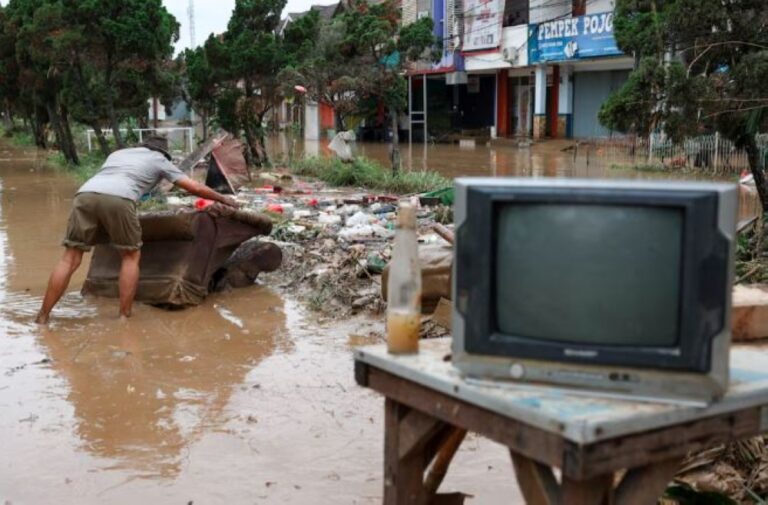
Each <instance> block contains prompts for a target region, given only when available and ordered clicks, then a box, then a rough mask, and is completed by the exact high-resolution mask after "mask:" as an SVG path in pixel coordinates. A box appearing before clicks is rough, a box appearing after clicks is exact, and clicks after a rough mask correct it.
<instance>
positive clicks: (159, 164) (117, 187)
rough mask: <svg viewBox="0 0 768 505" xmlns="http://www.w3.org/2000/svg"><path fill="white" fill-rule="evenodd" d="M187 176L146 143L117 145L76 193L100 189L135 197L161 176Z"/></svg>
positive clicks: (101, 192) (169, 178) (167, 178)
mask: <svg viewBox="0 0 768 505" xmlns="http://www.w3.org/2000/svg"><path fill="white" fill-rule="evenodd" d="M184 177H186V175H184V172H182V171H181V170H179V169H178V168H177V167H176V166H174V165H173V164H172V163H171V162H169V161H168V160H167V159H166V158H165V156H163V155H162V154H161V153H159V152H157V151H153V150H151V149H147V148H146V147H133V148H129V149H120V150H119V151H115V152H114V153H112V154H110V155H109V157H108V158H107V161H105V162H104V165H102V167H101V170H99V172H98V173H97V174H96V175H94V176H93V177H91V178H90V179H88V181H86V183H85V184H83V185H82V186H81V187H80V189H78V190H77V192H78V193H100V194H102V195H113V196H119V197H121V198H127V199H128V200H133V201H134V202H135V201H138V200H139V198H141V197H142V196H143V195H145V194H146V193H148V192H150V191H151V190H152V188H154V187H155V186H156V185H157V184H158V183H159V182H160V180H161V179H166V180H167V181H170V182H172V183H176V182H178V181H179V180H181V179H183V178H184Z"/></svg>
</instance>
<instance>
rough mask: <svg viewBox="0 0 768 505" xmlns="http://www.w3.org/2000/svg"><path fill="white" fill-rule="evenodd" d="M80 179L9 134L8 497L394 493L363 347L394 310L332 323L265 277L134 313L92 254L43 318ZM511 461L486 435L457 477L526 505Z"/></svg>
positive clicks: (339, 498) (471, 444) (1, 466)
mask: <svg viewBox="0 0 768 505" xmlns="http://www.w3.org/2000/svg"><path fill="white" fill-rule="evenodd" d="M75 189H76V185H75V183H74V182H72V181H71V180H70V179H69V178H68V177H67V176H64V175H62V174H59V173H56V172H53V171H51V170H48V169H46V168H45V167H44V166H43V163H42V162H41V161H40V159H37V158H36V156H35V153H34V152H29V151H18V150H11V149H9V148H7V147H4V146H0V335H2V345H1V346H0V410H1V411H2V412H3V415H2V416H0V447H2V448H3V450H2V456H0V502H2V503H8V504H14V505H18V504H44V503H57V504H62V505H64V504H101V503H113V504H131V505H134V504H136V503H163V504H188V503H195V504H214V503H233V504H234V503H237V504H241V503H296V504H310V503H311V504H324V503H327V504H346V503H379V502H380V496H381V490H382V481H381V478H382V435H383V432H382V429H383V428H382V417H383V416H382V413H383V401H382V399H381V398H380V397H378V396H376V395H374V394H372V393H371V392H369V391H367V390H364V389H361V388H359V387H357V386H356V385H355V384H354V381H353V372H352V353H351V350H352V346H353V345H358V344H361V343H369V342H372V341H373V340H375V339H376V337H375V336H374V337H371V336H370V335H371V333H372V332H376V331H380V330H381V323H380V322H379V320H378V319H367V317H366V316H363V315H359V316H355V317H353V318H351V319H348V320H344V321H341V322H338V321H328V320H324V321H318V318H317V317H316V316H315V315H314V314H313V313H310V312H308V311H307V310H306V309H305V308H304V305H303V304H300V303H299V302H297V301H296V299H295V298H294V297H292V296H291V294H290V290H288V292H283V291H278V290H276V289H275V288H274V287H273V286H270V285H261V286H254V287H253V288H249V289H244V290H238V291H234V292H231V293H225V294H220V295H215V296H212V297H211V298H209V299H208V300H207V301H206V302H205V303H204V304H203V305H202V306H200V307H196V308H193V309H189V310H186V311H182V312H165V311H161V310H158V309H154V308H151V307H147V306H138V307H137V308H136V313H135V317H134V318H132V319H131V320H130V321H129V322H128V323H126V324H120V323H119V322H118V321H117V319H116V313H117V307H116V304H115V302H114V301H113V300H93V299H87V300H84V299H82V298H81V297H80V296H79V295H78V294H77V290H78V289H79V287H80V284H81V282H82V280H83V278H84V274H85V268H83V269H82V270H81V271H80V272H79V273H78V274H77V275H76V278H75V279H74V281H73V284H72V286H71V288H72V292H71V293H70V294H69V295H67V297H66V298H65V300H64V301H63V303H62V305H61V306H60V307H59V308H58V309H57V310H56V311H55V313H54V322H53V324H52V325H51V327H50V328H49V329H40V328H38V327H36V326H35V325H34V324H33V323H32V319H33V316H34V313H35V311H36V310H37V308H38V305H39V302H40V297H41V295H42V293H43V290H44V287H45V282H46V279H47V276H48V274H49V272H50V269H51V268H52V266H53V264H54V263H55V261H56V259H57V258H58V256H59V254H60V248H59V246H58V243H59V240H60V237H61V235H62V233H63V231H64V228H65V223H66V219H67V213H68V210H69V206H70V205H71V199H72V197H73V193H74V191H75ZM85 265H86V266H87V258H86V263H85ZM511 472H512V470H511V464H510V462H509V460H508V456H507V453H506V451H505V450H504V449H503V448H502V447H500V446H497V445H495V444H493V443H491V442H488V441H485V440H481V439H470V440H469V441H468V442H467V443H465V445H464V447H463V448H462V450H461V452H460V454H459V456H458V459H457V461H456V464H455V466H454V467H453V468H452V470H451V471H450V472H449V475H448V477H447V479H446V482H445V484H444V486H445V488H446V489H447V490H461V491H464V492H466V493H469V494H472V495H474V496H475V498H474V499H473V500H472V501H470V502H469V503H482V504H496V503H499V504H501V503H505V504H509V503H521V499H520V495H519V492H518V490H517V488H516V485H515V483H514V479H513V478H512V473H511Z"/></svg>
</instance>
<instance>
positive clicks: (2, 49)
mask: <svg viewBox="0 0 768 505" xmlns="http://www.w3.org/2000/svg"><path fill="white" fill-rule="evenodd" d="M18 79H19V66H18V64H17V63H16V34H15V33H14V32H13V31H12V26H11V25H10V23H9V22H8V12H7V9H5V8H4V7H3V6H2V5H0V104H1V105H2V113H3V121H4V123H5V127H6V129H10V128H12V127H13V106H12V105H13V104H14V103H16V102H18V98H19V94H20V90H19V84H18Z"/></svg>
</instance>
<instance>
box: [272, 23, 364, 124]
mask: <svg viewBox="0 0 768 505" xmlns="http://www.w3.org/2000/svg"><path fill="white" fill-rule="evenodd" d="M285 38H286V45H289V46H290V42H291V41H294V40H295V41H300V40H301V41H303V44H299V43H294V46H295V47H292V48H290V49H289V54H293V55H295V56H294V58H293V59H294V61H293V65H292V66H290V67H289V68H288V69H286V70H285V71H284V72H283V76H282V78H281V79H282V80H283V81H284V82H285V83H286V85H287V86H286V87H287V88H288V89H291V88H293V86H295V85H297V84H299V85H302V86H304V87H306V88H307V94H308V96H309V98H310V99H312V100H313V101H315V102H322V103H326V104H328V105H330V106H332V107H333V109H334V111H335V112H336V117H337V118H338V121H339V127H340V129H342V130H345V129H346V128H347V125H346V120H347V118H348V117H349V116H350V115H352V114H354V113H355V112H358V109H359V103H360V100H361V99H362V97H363V96H364V94H365V92H366V91H365V90H366V85H367V83H366V82H365V76H366V74H367V73H368V72H360V67H361V62H358V61H356V59H355V58H353V57H348V56H346V55H345V54H343V52H342V51H343V48H344V44H345V40H346V25H345V23H344V21H343V20H342V19H340V18H336V19H333V20H331V21H330V22H327V23H322V22H320V19H319V15H318V13H317V12H316V11H312V12H310V13H309V14H307V15H306V16H304V17H302V18H299V19H298V20H297V21H295V22H294V23H293V24H291V25H290V26H289V27H288V29H287V30H286V35H285ZM362 65H363V68H365V65H367V63H362ZM366 70H367V69H366Z"/></svg>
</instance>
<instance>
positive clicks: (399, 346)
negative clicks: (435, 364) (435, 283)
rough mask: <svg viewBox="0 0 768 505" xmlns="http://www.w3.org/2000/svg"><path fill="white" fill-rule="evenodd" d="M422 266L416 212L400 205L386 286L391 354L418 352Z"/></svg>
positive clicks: (388, 339) (388, 344)
mask: <svg viewBox="0 0 768 505" xmlns="http://www.w3.org/2000/svg"><path fill="white" fill-rule="evenodd" d="M420 325H421V267H420V266H419V250H418V240H417V237H416V209H415V208H414V207H413V206H412V205H408V204H402V205H400V208H399V212H398V215H397V231H396V232H395V246H394V250H393V251H392V261H391V262H390V266H389V280H388V283H387V349H388V351H389V352H390V353H392V354H412V353H416V352H418V351H419V328H420Z"/></svg>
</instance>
